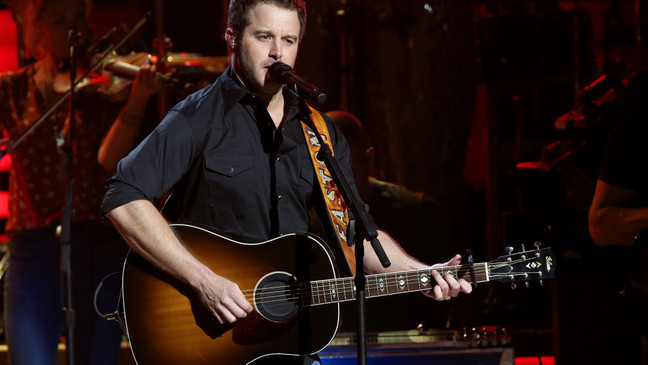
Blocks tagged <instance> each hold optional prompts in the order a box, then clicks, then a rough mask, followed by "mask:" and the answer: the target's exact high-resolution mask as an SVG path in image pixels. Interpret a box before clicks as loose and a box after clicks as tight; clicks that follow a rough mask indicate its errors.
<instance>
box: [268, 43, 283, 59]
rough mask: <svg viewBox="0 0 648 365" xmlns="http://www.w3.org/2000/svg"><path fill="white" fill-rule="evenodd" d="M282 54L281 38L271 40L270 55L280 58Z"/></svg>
mask: <svg viewBox="0 0 648 365" xmlns="http://www.w3.org/2000/svg"><path fill="white" fill-rule="evenodd" d="M281 56H282V50H281V39H276V40H273V41H272V45H271V46H270V57H272V58H274V59H275V60H278V59H280V58H281Z"/></svg>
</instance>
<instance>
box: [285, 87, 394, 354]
mask: <svg viewBox="0 0 648 365" xmlns="http://www.w3.org/2000/svg"><path fill="white" fill-rule="evenodd" d="M288 90H290V91H292V92H293V93H295V94H296V95H297V96H298V97H299V98H300V103H299V112H300V119H301V121H302V122H303V123H305V124H306V125H307V126H308V127H309V128H311V129H312V130H313V132H315V136H316V138H317V140H318V141H319V144H320V146H321V147H320V150H319V152H318V153H317V159H318V160H320V161H323V162H324V164H325V165H326V167H327V168H328V169H329V172H330V173H331V176H332V177H333V181H334V182H335V185H336V186H337V188H338V190H339V191H340V193H341V194H342V197H343V198H344V201H345V202H346V203H347V207H348V210H349V211H350V212H351V214H352V216H353V217H354V219H355V221H354V223H353V224H352V223H351V222H350V223H349V227H350V228H351V230H352V232H351V233H352V234H349V236H352V237H353V238H352V239H350V240H349V241H348V244H349V245H352V244H355V259H356V271H355V286H356V306H357V311H358V323H357V326H358V334H357V343H358V364H361V365H366V364H367V339H366V332H365V328H366V325H365V284H366V280H365V276H364V263H363V259H364V240H367V241H370V242H371V247H373V249H374V251H375V252H376V255H377V256H378V259H379V260H380V263H381V264H382V266H383V267H389V265H391V263H390V262H389V258H388V257H387V255H386V254H385V251H384V250H383V248H382V245H381V244H380V241H379V240H378V231H377V230H376V227H375V225H374V224H373V222H371V220H370V219H369V216H368V215H367V210H366V209H365V207H364V206H363V205H362V204H361V200H360V197H359V196H358V194H357V193H356V191H354V190H353V189H351V185H349V182H348V181H347V180H346V178H345V176H344V174H343V173H342V169H341V168H340V165H339V164H338V162H337V160H336V159H335V157H333V154H332V152H331V150H330V149H329V147H328V145H327V144H326V143H325V142H324V139H323V138H322V136H321V134H320V132H319V131H318V130H317V127H316V126H315V123H313V119H312V118H311V110H310V108H309V107H308V105H307V104H306V102H305V100H304V99H303V97H302V96H301V95H300V94H299V93H298V92H295V91H294V90H292V89H291V88H288ZM340 244H343V243H342V242H340Z"/></svg>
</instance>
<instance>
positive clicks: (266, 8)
mask: <svg viewBox="0 0 648 365" xmlns="http://www.w3.org/2000/svg"><path fill="white" fill-rule="evenodd" d="M300 30H301V28H300V25H299V18H298V16H297V12H296V11H293V10H288V9H284V8H280V7H277V6H275V5H268V4H259V5H257V6H255V7H254V8H252V10H250V14H249V25H248V26H247V27H246V28H245V30H244V31H243V34H240V35H237V37H236V39H235V44H236V46H235V47H234V48H233V49H232V51H233V55H234V59H233V61H234V70H235V71H236V74H237V75H238V76H239V78H240V79H241V81H242V82H243V84H244V85H245V86H246V87H247V88H248V89H250V91H252V92H254V93H258V94H260V95H274V94H275V93H276V92H277V91H278V90H279V89H280V88H281V84H280V83H279V82H277V81H275V80H273V79H271V78H270V74H269V73H268V67H270V65H272V64H273V63H274V62H276V61H281V62H283V63H285V64H287V65H289V66H291V67H293V66H294V65H295V59H296V58H297V50H298V48H299V43H298V42H299V34H300Z"/></svg>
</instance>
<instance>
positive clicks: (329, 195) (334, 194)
mask: <svg viewBox="0 0 648 365" xmlns="http://www.w3.org/2000/svg"><path fill="white" fill-rule="evenodd" d="M309 108H310V110H311V112H312V117H313V122H314V123H315V126H316V127H317V130H318V131H319V132H320V133H321V134H322V139H324V143H326V144H327V145H328V147H329V149H330V150H331V153H332V154H333V153H334V152H333V145H332V144H331V138H330V134H329V130H328V128H327V126H326V121H324V118H323V117H322V115H321V114H320V113H319V112H318V111H317V110H315V109H313V108H311V107H310V106H309ZM302 129H303V130H304V136H305V137H306V144H307V145H308V150H309V151H310V155H311V160H312V161H313V167H314V168H315V175H317V181H318V182H319V184H320V188H321V189H322V195H323V196H324V201H325V202H326V208H327V211H328V216H329V220H330V222H331V226H332V227H333V229H334V230H335V233H336V236H337V238H338V242H339V244H340V246H341V247H342V250H343V251H344V256H345V257H346V259H347V264H349V267H350V268H351V271H352V272H353V273H354V274H355V253H354V250H353V247H352V246H350V245H349V244H348V242H347V227H348V225H349V215H348V213H347V206H346V203H345V202H344V199H343V198H342V194H340V191H339V190H338V188H337V186H336V185H335V182H334V181H333V177H331V173H330V172H329V170H328V168H327V167H326V165H325V164H324V162H323V161H320V160H318V159H317V152H319V150H320V147H321V146H320V143H319V141H318V140H317V137H316V135H315V132H313V130H312V129H311V128H310V127H308V126H307V125H306V124H305V123H302Z"/></svg>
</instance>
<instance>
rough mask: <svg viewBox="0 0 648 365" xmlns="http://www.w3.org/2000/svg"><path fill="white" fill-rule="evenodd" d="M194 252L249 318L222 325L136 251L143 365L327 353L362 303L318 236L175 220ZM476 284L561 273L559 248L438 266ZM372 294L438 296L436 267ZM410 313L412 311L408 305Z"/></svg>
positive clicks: (126, 320)
mask: <svg viewBox="0 0 648 365" xmlns="http://www.w3.org/2000/svg"><path fill="white" fill-rule="evenodd" d="M172 229H173V231H174V232H175V234H176V235H177V236H178V238H179V239H180V240H181V242H183V243H184V244H185V245H186V247H187V248H188V249H189V250H190V251H191V252H192V253H193V254H194V255H195V256H196V257H197V258H198V259H200V260H201V261H202V262H203V263H205V264H206V265H207V266H209V267H210V268H211V269H212V270H214V271H215V272H218V274H219V275H222V276H224V277H226V278H228V279H230V280H232V281H234V282H236V283H237V284H238V285H239V287H240V288H241V289H242V290H243V293H244V294H245V295H246V296H247V297H248V299H249V300H250V302H251V303H252V304H253V306H254V311H253V312H251V313H250V314H249V315H248V316H247V317H246V318H245V319H243V320H241V321H239V322H237V323H235V324H230V325H220V324H218V322H216V321H215V320H213V318H212V317H211V316H210V315H209V313H208V312H207V310H206V309H205V307H204V306H202V305H201V304H200V302H199V301H198V298H197V296H196V295H195V293H194V291H193V290H192V289H191V288H190V287H188V286H187V285H186V284H184V283H182V282H180V281H178V280H176V279H175V278H173V277H171V276H170V275H168V274H166V273H164V272H163V271H161V270H159V269H157V268H156V267H154V266H153V265H151V264H150V263H148V262H147V261H146V260H144V259H143V258H142V257H140V256H139V255H137V254H136V253H134V252H133V251H131V252H130V253H129V254H128V256H127V258H126V261H125V263H124V268H123V275H122V304H123V308H122V309H123V312H122V313H121V315H122V318H121V320H122V321H123V325H124V327H125V331H126V334H127V336H128V340H129V341H130V347H131V351H132V354H133V357H134V359H135V361H136V362H137V363H138V364H142V365H149V364H156V365H161V364H173V365H178V364H180V365H182V364H192V365H193V364H221V365H228V364H231V365H234V364H236V365H240V364H248V363H250V362H252V361H254V360H255V359H258V358H261V357H265V356H273V355H276V354H283V355H293V356H298V355H308V354H314V353H317V352H319V351H321V350H322V349H324V348H325V347H326V346H327V345H328V344H329V343H330V342H331V341H332V339H333V338H334V336H335V334H336V331H337V330H338V326H339V324H340V308H339V303H340V302H344V301H351V300H354V299H355V292H356V291H355V284H354V280H355V279H354V278H353V277H343V278H339V277H338V276H337V270H336V266H335V261H334V256H333V255H332V254H331V252H330V251H329V249H328V246H327V245H326V244H325V243H324V242H323V241H321V240H320V239H319V238H317V237H315V236H314V235H310V234H288V235H284V236H281V237H279V238H276V239H272V240H269V241H265V242H259V243H243V242H238V241H235V240H232V239H229V238H227V237H224V236H221V235H219V234H218V233H216V232H213V231H210V230H208V229H205V228H201V227H196V226H192V225H186V224H174V225H172ZM434 270H437V271H439V273H441V274H443V275H445V274H446V273H450V274H452V275H453V276H454V277H456V278H464V279H466V280H467V281H468V282H470V283H482V282H487V281H506V282H514V281H529V280H541V279H548V278H551V277H553V274H554V270H555V259H554V257H553V256H552V254H551V249H550V248H543V249H537V250H530V251H526V252H521V253H516V254H509V255H505V256H502V257H500V258H498V259H497V260H495V261H491V262H485V263H475V264H472V265H458V266H444V267H436V268H435V269H434ZM365 280H366V288H365V294H366V297H367V298H371V297H379V296H384V295H394V294H402V293H410V292H416V291H424V290H429V289H431V288H433V287H434V285H435V282H434V279H433V277H432V269H424V270H413V271H405V272H395V273H389V274H377V275H366V276H365ZM404 307H405V306H404Z"/></svg>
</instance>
